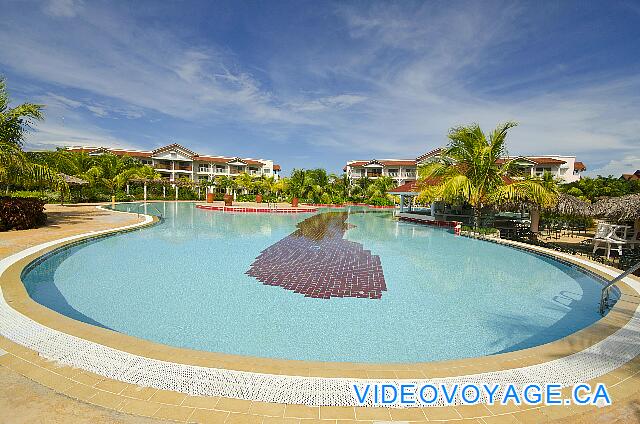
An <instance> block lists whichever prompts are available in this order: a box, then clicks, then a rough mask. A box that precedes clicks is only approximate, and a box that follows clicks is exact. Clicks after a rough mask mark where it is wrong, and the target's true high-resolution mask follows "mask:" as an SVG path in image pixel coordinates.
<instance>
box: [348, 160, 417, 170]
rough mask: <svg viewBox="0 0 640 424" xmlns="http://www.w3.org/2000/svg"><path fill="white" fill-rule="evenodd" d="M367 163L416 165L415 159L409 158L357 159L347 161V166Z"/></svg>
mask: <svg viewBox="0 0 640 424" xmlns="http://www.w3.org/2000/svg"><path fill="white" fill-rule="evenodd" d="M369 163H379V164H381V165H383V166H416V161H415V160H411V159H389V160H375V159H374V160H359V161H355V162H351V163H348V164H347V166H351V167H357V166H365V165H367V164H369ZM345 169H346V167H345Z"/></svg>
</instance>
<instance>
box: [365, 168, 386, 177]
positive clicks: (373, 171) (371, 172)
mask: <svg viewBox="0 0 640 424" xmlns="http://www.w3.org/2000/svg"><path fill="white" fill-rule="evenodd" d="M367 175H368V176H369V177H379V176H380V175H382V168H372V169H368V170H367Z"/></svg>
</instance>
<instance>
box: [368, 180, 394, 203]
mask: <svg viewBox="0 0 640 424" xmlns="http://www.w3.org/2000/svg"><path fill="white" fill-rule="evenodd" d="M395 187H396V181H395V180H394V179H393V178H391V177H388V176H386V175H383V176H380V177H378V178H376V179H375V180H373V182H372V183H371V184H369V186H368V187H367V191H366V193H367V196H368V203H371V204H390V203H392V202H393V201H392V200H391V196H390V195H389V194H388V193H387V192H388V191H389V190H391V189H393V188H395Z"/></svg>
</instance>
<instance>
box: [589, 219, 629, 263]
mask: <svg viewBox="0 0 640 424" xmlns="http://www.w3.org/2000/svg"><path fill="white" fill-rule="evenodd" d="M617 228H618V226H616V225H611V224H604V223H599V224H598V228H597V229H596V234H595V235H594V236H593V253H596V251H598V250H600V249H602V250H604V251H605V252H606V254H607V259H609V258H610V257H611V250H612V249H613V250H614V251H615V252H618V255H620V256H622V246H625V245H628V243H627V241H626V240H621V239H619V238H617V237H616V230H617Z"/></svg>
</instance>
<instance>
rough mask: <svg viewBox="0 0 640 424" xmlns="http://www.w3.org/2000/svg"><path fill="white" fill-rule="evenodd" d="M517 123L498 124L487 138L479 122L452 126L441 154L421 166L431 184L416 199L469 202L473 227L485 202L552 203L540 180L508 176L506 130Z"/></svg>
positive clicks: (512, 164) (551, 195)
mask: <svg viewBox="0 0 640 424" xmlns="http://www.w3.org/2000/svg"><path fill="white" fill-rule="evenodd" d="M516 125H517V124H516V123H515V122H507V123H504V124H500V125H498V126H497V127H496V129H495V130H493V132H492V133H491V134H489V138H488V139H487V137H486V135H485V134H484V133H483V132H482V130H481V129H480V126H479V125H478V124H472V125H469V126H460V127H455V128H452V129H451V130H450V131H449V140H450V142H449V145H448V146H447V147H446V148H445V149H443V152H442V154H441V155H440V156H439V157H437V158H435V159H434V160H433V162H430V163H428V164H426V165H424V166H421V167H420V170H419V174H420V178H421V179H422V180H423V182H424V181H425V180H429V182H431V183H432V184H431V185H423V187H424V188H423V191H422V192H421V193H420V197H419V199H420V200H423V201H428V202H431V201H434V200H443V201H445V202H448V203H460V202H465V203H468V204H469V205H471V207H472V208H473V211H474V226H475V227H478V226H479V222H480V213H481V210H482V208H484V207H486V206H490V205H496V204H506V203H517V202H528V203H533V204H538V205H548V204H552V203H553V202H554V201H555V195H554V193H553V192H552V191H550V190H548V189H547V188H545V187H544V185H543V184H541V183H540V181H536V180H533V179H519V180H512V179H510V178H509V175H510V174H513V171H514V169H515V162H514V161H510V160H508V161H503V160H502V158H504V157H506V156H507V149H506V137H507V132H508V131H509V129H511V128H513V127H515V126H516Z"/></svg>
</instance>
